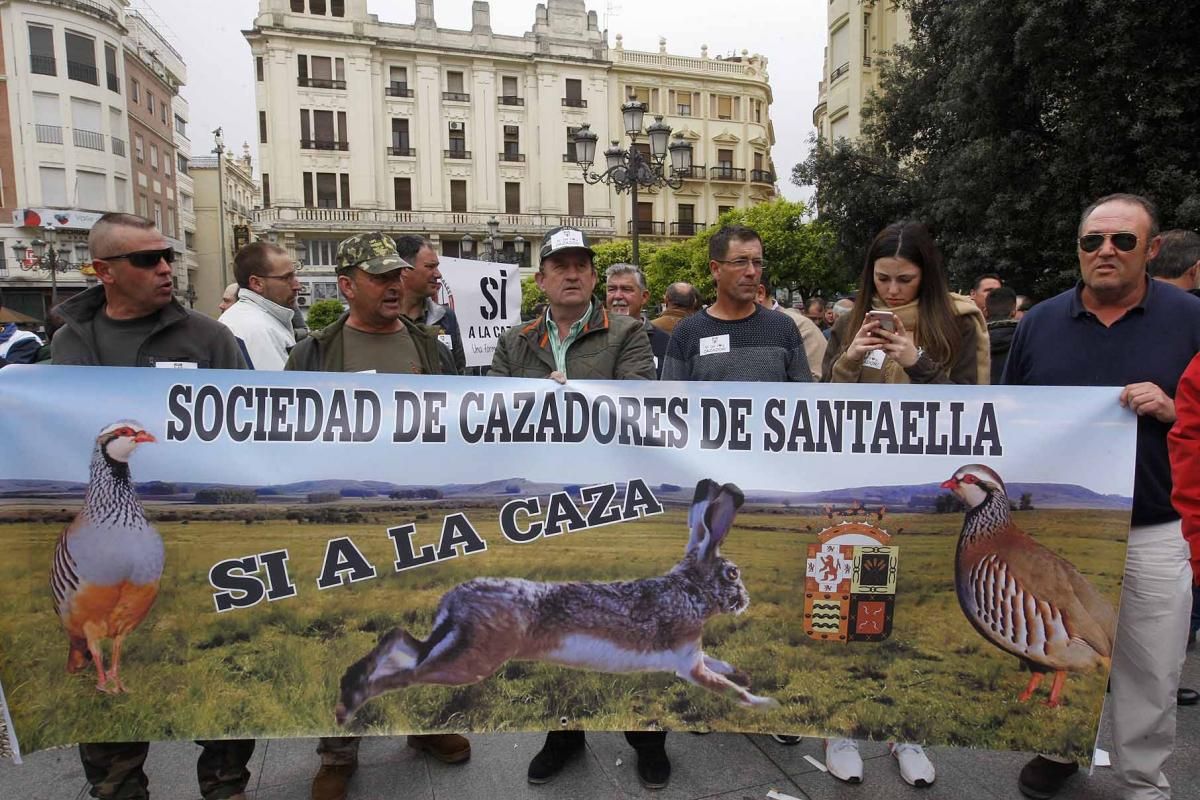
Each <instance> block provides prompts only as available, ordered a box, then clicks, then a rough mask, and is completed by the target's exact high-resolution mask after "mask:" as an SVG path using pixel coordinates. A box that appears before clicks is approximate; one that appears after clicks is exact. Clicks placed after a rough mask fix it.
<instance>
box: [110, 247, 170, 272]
mask: <svg viewBox="0 0 1200 800" xmlns="http://www.w3.org/2000/svg"><path fill="white" fill-rule="evenodd" d="M121 259H124V260H126V261H128V262H129V263H130V264H132V265H133V266H135V267H138V268H140V269H154V268H155V267H157V266H158V262H159V261H165V262H167V263H168V264H173V263H174V262H175V249H174V248H172V247H168V248H166V249H165V250H139V251H138V252H136V253H122V254H121V255H119V256H102V257H100V260H101V261H120V260H121Z"/></svg>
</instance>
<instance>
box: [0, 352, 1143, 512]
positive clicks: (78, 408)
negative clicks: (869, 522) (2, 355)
mask: <svg viewBox="0 0 1200 800" xmlns="http://www.w3.org/2000/svg"><path fill="white" fill-rule="evenodd" d="M176 384H179V385H180V386H181V387H186V388H180V389H177V390H176V391H175V392H174V393H172V391H171V389H172V386H174V385H176ZM206 386H208V387H210V388H205V387H206ZM239 387H240V388H239ZM288 387H291V389H289V388H288ZM298 388H304V389H305V390H306V391H307V392H308V393H309V394H310V395H313V396H314V397H315V396H316V395H317V393H319V394H320V396H321V398H322V400H321V402H320V406H321V407H322V408H323V412H322V413H324V414H325V416H324V417H322V418H320V419H318V418H317V416H315V415H316V414H317V410H316V409H317V406H316V405H315V404H313V405H310V406H307V407H306V406H305V405H304V403H302V402H298V401H297V400H296V394H297V392H296V391H295V390H296V389H298ZM546 388H547V387H546V383H545V382H543V381H533V380H515V379H501V380H482V381H465V380H463V379H461V378H425V377H418V378H414V377H409V376H405V377H404V378H403V380H402V382H398V381H397V380H396V379H395V378H393V377H390V376H386V375H355V376H348V375H337V376H334V375H322V374H292V373H275V374H272V375H270V376H266V375H264V374H262V373H255V374H253V375H251V374H248V373H233V372H227V373H221V372H205V373H188V374H187V375H182V374H181V373H180V372H179V371H165V370H119V371H118V370H97V369H91V368H66V367H64V368H59V367H42V368H21V367H9V368H8V369H6V370H4V371H3V372H2V373H0V441H5V442H6V443H8V445H9V446H10V447H11V450H10V452H15V453H22V454H26V455H24V456H22V457H21V458H19V459H7V460H5V461H3V462H0V479H10V480H11V479H21V478H30V479H58V480H77V481H85V480H86V479H87V470H88V460H89V458H90V456H91V443H92V442H93V441H94V438H95V436H96V433H97V431H99V430H100V429H101V428H103V427H104V426H105V425H108V424H109V423H111V422H113V421H114V420H116V419H121V418H125V419H134V420H137V421H139V422H141V423H142V424H144V425H145V426H147V428H148V429H149V430H150V431H152V432H153V433H154V435H155V436H156V437H157V438H158V439H159V440H160V443H159V444H158V445H156V446H154V447H150V448H146V451H145V452H144V453H141V454H139V480H162V481H189V482H196V481H220V482H229V483H241V484H246V485H260V484H263V483H264V479H263V477H262V474H261V470H260V469H259V467H257V466H256V465H255V462H256V461H257V460H249V459H248V460H244V461H243V460H241V459H231V458H230V457H229V454H230V450H229V448H228V446H224V447H222V446H216V445H217V444H221V443H225V444H226V445H228V444H230V443H232V442H236V441H239V439H238V432H239V431H244V432H250V433H248V434H247V435H246V436H245V437H243V438H253V439H257V438H258V437H261V439H262V440H261V441H257V442H256V448H262V450H260V451H259V452H261V453H265V454H266V455H265V457H266V458H267V459H269V460H270V463H271V464H272V471H273V474H272V477H271V479H270V481H269V482H270V483H273V484H281V483H288V482H294V481H302V480H319V479H323V478H328V477H337V478H341V479H351V480H384V481H391V482H393V483H397V484H419V485H434V486H436V485H441V484H445V483H454V482H459V481H461V480H462V479H463V470H462V464H464V463H469V464H471V465H472V466H471V469H470V473H471V475H470V477H471V480H472V481H478V482H484V481H491V480H503V479H507V478H513V477H521V478H524V479H526V480H529V481H535V482H538V481H544V482H549V483H553V482H556V481H559V480H560V479H561V478H562V476H563V475H568V474H569V475H571V479H572V481H587V480H593V479H594V480H596V481H605V480H609V479H610V478H611V475H609V474H608V470H607V468H606V466H605V465H603V464H597V465H596V467H595V471H596V474H595V475H590V474H588V471H589V470H588V468H587V466H586V464H587V463H588V461H589V459H587V458H584V457H583V456H584V454H585V453H587V452H589V448H590V447H592V446H593V445H594V444H595V443H596V441H598V439H597V437H604V436H609V437H610V438H609V440H608V441H605V440H603V439H600V441H602V442H603V443H611V444H613V445H614V446H616V447H622V448H625V447H629V448H636V449H637V450H638V451H639V461H638V463H639V465H640V468H641V473H640V476H639V477H641V478H643V479H645V480H646V481H647V482H649V483H651V484H657V483H675V484H686V483H688V482H689V481H693V482H694V481H695V480H698V479H699V478H701V477H704V476H703V475H700V474H699V473H698V472H695V470H696V469H697V467H695V466H694V465H692V464H691V463H690V459H689V457H688V454H689V453H699V452H703V451H711V450H721V451H723V452H722V459H721V461H720V463H721V464H722V465H723V469H725V470H727V471H728V475H727V476H726V477H724V478H722V479H723V480H734V479H736V480H737V482H738V483H739V485H741V486H743V487H745V488H746V489H759V490H788V491H821V490H825V489H831V488H842V487H848V486H864V485H868V486H875V485H881V486H886V485H899V484H908V485H913V484H922V483H940V482H941V481H943V480H945V479H946V477H947V476H948V475H950V474H951V473H953V471H954V470H955V469H957V468H958V467H960V466H961V465H962V464H963V463H966V462H972V461H985V462H986V463H988V464H992V465H994V466H996V468H997V469H999V470H1000V471H1002V472H1003V473H1004V474H1006V475H1014V476H1016V475H1019V476H1020V480H1021V481H1036V482H1043V483H1064V484H1075V485H1079V486H1083V487H1086V488H1087V489H1090V490H1091V491H1093V492H1096V493H1098V494H1101V495H1109V494H1114V495H1128V491H1129V489H1128V487H1129V486H1130V483H1131V480H1132V461H1133V448H1134V441H1135V428H1134V426H1133V425H1132V424H1130V423H1131V421H1132V419H1133V417H1132V415H1131V414H1130V413H1129V412H1128V411H1127V410H1125V409H1122V408H1121V407H1120V405H1119V404H1118V402H1117V396H1118V392H1117V390H1116V389H1108V388H1086V389H1078V388H1072V389H1061V388H1054V387H1039V388H1007V387H960V386H928V387H924V386H912V387H905V388H904V395H903V397H902V398H900V399H897V394H896V392H897V390H896V387H886V386H879V387H874V386H842V385H830V384H817V385H811V384H792V385H787V386H782V385H779V384H770V385H768V384H762V385H756V384H741V385H738V386H736V387H735V386H731V385H729V384H704V383H663V384H658V383H632V382H630V383H610V382H599V381H596V382H586V381H585V382H575V383H570V384H568V385H567V386H565V387H557V388H555V389H554V390H553V391H552V392H549V393H544V394H543V392H544V390H545V389H546ZM235 389H237V390H236V391H235ZM355 389H357V390H358V391H359V393H360V394H361V396H362V397H365V398H371V399H372V402H371V403H368V404H366V405H365V406H363V408H365V409H366V410H365V411H363V412H361V413H363V414H364V416H365V417H366V419H365V421H364V422H363V424H364V425H366V426H368V427H372V426H373V427H374V428H375V431H374V433H373V435H372V436H371V437H370V438H373V441H361V439H362V438H364V437H362V436H359V437H352V436H350V434H349V432H348V431H341V430H340V429H335V430H334V433H335V435H334V437H333V438H334V441H322V440H321V439H322V435H323V432H324V430H325V429H326V428H321V429H320V430H321V431H322V433H321V434H320V435H318V434H314V435H313V436H312V437H311V438H314V439H315V440H314V441H301V440H302V439H304V438H305V437H304V436H303V435H301V434H300V433H299V431H300V430H301V429H302V428H305V427H307V428H308V429H313V426H314V425H324V426H326V427H328V425H329V424H330V417H329V414H331V413H332V411H333V409H334V406H335V405H336V404H335V403H334V402H332V401H333V400H334V399H335V395H337V396H339V397H340V399H341V400H342V401H344V402H345V404H346V411H345V413H346V414H347V415H348V417H349V418H350V422H351V425H353V424H356V423H355V421H354V416H355V414H356V413H360V412H359V411H358V410H357V409H358V408H359V405H360V404H359V403H356V401H355V396H354V391H355ZM731 390H732V391H733V392H735V394H733V395H732V396H731ZM397 392H400V393H407V394H405V397H406V398H407V399H408V400H409V402H407V403H399V402H397V400H396V397H397V394H396V393H397ZM443 394H444V397H441V395H443ZM1068 395H1069V399H1068ZM79 397H89V398H93V401H92V402H89V403H86V404H82V405H81V404H79V403H78V402H77V400H73V399H72V398H79ZM434 397H439V398H440V399H439V400H438V401H437V402H434V400H433V399H431V398H434ZM234 400H236V402H234ZM231 408H232V409H233V410H232V413H230V411H229V410H230V409H231ZM301 414H303V415H304V417H305V418H304V420H300V418H299V417H300V415H301ZM622 414H624V415H625V416H626V418H627V422H628V424H626V425H624V427H622V426H621V423H620V419H621V415H622ZM43 415H44V418H45V419H52V420H54V423H53V426H52V427H48V426H47V425H43V424H32V423H33V421H34V420H35V419H36V418H39V417H42V416H43ZM273 415H274V416H273ZM376 417H378V418H376ZM418 417H421V419H420V420H419V421H420V425H417V427H418V428H420V427H421V426H422V425H423V426H425V428H426V429H429V426H431V425H436V426H438V427H439V428H440V430H441V431H442V434H441V435H440V437H437V436H435V437H428V438H426V440H425V441H422V440H421V439H422V437H420V436H417V437H416V439H415V440H414V441H406V440H405V438H406V437H405V436H403V435H402V433H403V432H404V431H406V430H408V429H411V428H413V426H414V425H416V424H417V421H418ZM275 418H278V420H279V422H278V424H277V425H276V426H275V427H274V428H273V429H272V430H271V431H269V430H267V429H268V428H271V420H272V419H275ZM547 420H549V422H547ZM613 420H615V422H612V424H611V425H610V424H609V422H610V421H613ZM335 421H336V420H335ZM301 423H302V424H301ZM572 426H574V429H575V430H576V432H578V431H582V430H584V429H585V428H586V429H587V430H588V435H587V438H586V441H579V442H571V441H554V438H555V434H562V433H564V432H566V434H567V435H566V436H565V437H559V438H566V439H568V440H570V439H571V438H572V437H571V435H570V433H571V431H569V430H567V429H568V428H571V427H572ZM1099 427H1112V428H1116V429H1119V430H1118V432H1117V433H1116V435H1113V436H1084V435H1081V431H1084V430H1091V431H1095V430H1097V429H1098V428H1099ZM48 430H53V431H54V435H53V436H48V435H47V431H48ZM181 430H186V431H187V435H186V436H183V435H175V436H174V440H172V436H171V435H170V434H171V431H174V432H175V433H176V434H178V433H179V431H181ZM522 430H523V431H525V432H526V433H527V435H528V437H529V440H530V441H531V442H534V443H535V444H536V447H537V449H536V458H530V457H528V456H529V454H530V452H532V451H530V450H521V451H520V452H521V453H524V454H525V455H523V456H519V457H518V456H517V455H514V449H513V448H511V446H510V445H507V444H505V443H504V441H505V439H506V437H508V441H513V440H514V438H513V434H512V432H513V431H522ZM272 431H273V432H272ZM617 431H621V432H622V435H617ZM202 432H203V433H205V434H206V435H205V436H201V435H200V434H201V433H202ZM343 433H344V434H345V435H346V438H347V441H346V442H342V441H338V439H339V438H341V434H343ZM624 434H630V435H628V436H626V435H624ZM538 435H541V436H543V437H544V441H545V443H540V442H541V441H542V439H538V438H536V437H537V436H538ZM185 438H188V439H189V441H186V442H183V441H182V440H183V439H185ZM354 438H358V439H360V440H359V441H354V440H353V439H354ZM519 438H520V437H519V436H518V437H516V440H519ZM576 438H580V439H582V438H584V437H583V436H582V435H581V436H579V437H576ZM639 438H640V439H641V441H640V444H639V443H634V442H637V441H638V440H639ZM205 439H207V441H205ZM278 439H283V440H285V441H279V440H278ZM439 439H441V440H439ZM442 440H444V441H442ZM623 441H627V442H629V443H622V442H623ZM806 447H808V448H810V449H807V450H806V449H805V448H806ZM506 448H508V449H507V450H506ZM873 451H876V452H873ZM830 454H836V455H837V457H830ZM1047 454H1054V455H1056V456H1058V457H1050V458H1048V457H1047ZM258 463H262V462H258ZM414 464H420V465H421V467H420V470H419V471H414V470H413V469H412V466H413V465H414ZM706 469H708V470H711V464H710V465H709V466H708V467H706ZM694 472H695V474H693V473H694ZM889 476H894V480H892V479H889Z"/></svg>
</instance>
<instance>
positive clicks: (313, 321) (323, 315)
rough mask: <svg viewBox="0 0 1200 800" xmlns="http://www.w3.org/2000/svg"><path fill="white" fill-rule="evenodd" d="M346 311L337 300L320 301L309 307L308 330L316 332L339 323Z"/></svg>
mask: <svg viewBox="0 0 1200 800" xmlns="http://www.w3.org/2000/svg"><path fill="white" fill-rule="evenodd" d="M344 310H345V309H343V308H342V304H341V302H339V301H337V300H332V299H330V300H318V301H317V302H315V303H313V304H312V305H311V306H309V307H308V329H309V330H310V331H314V332H315V331H319V330H321V329H322V328H324V327H325V326H326V325H329V324H330V323H333V322H337V320H338V317H340V316H342V312H343V311H344Z"/></svg>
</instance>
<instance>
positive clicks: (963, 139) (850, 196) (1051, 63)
mask: <svg viewBox="0 0 1200 800" xmlns="http://www.w3.org/2000/svg"><path fill="white" fill-rule="evenodd" d="M900 5H901V6H902V7H903V8H904V9H905V10H906V11H907V12H908V13H909V16H910V19H911V22H912V41H911V43H910V44H908V45H905V46H903V47H900V48H897V51H896V53H895V57H894V59H891V60H890V61H885V64H884V66H883V68H882V75H881V90H882V91H881V94H880V96H879V97H878V98H877V100H876V101H875V102H874V103H872V104H869V106H868V108H867V110H866V121H865V125H864V136H863V137H862V139H860V140H859V141H857V142H855V143H853V144H841V143H839V144H836V145H824V146H822V145H818V146H817V147H816V148H814V150H813V153H812V155H811V156H810V157H809V159H808V160H807V161H806V162H805V163H804V164H802V165H799V166H798V167H797V168H796V169H795V170H794V171H793V180H794V181H795V182H797V183H800V184H802V185H808V184H812V185H815V186H816V188H817V204H818V206H819V208H820V209H821V214H822V218H823V219H827V220H828V221H829V222H830V224H831V225H832V226H833V227H834V228H835V229H836V230H837V239H838V246H839V250H840V251H842V253H843V254H844V256H848V257H851V258H850V260H851V262H852V261H853V258H852V256H854V255H855V253H856V252H857V257H858V258H861V257H862V255H861V254H862V252H863V251H864V250H865V248H866V244H867V242H868V241H869V236H870V234H869V233H867V231H869V230H870V229H871V228H876V229H877V227H878V226H879V224H880V217H881V216H882V213H883V212H886V213H887V215H888V217H890V218H892V219H894V218H898V217H913V218H917V219H921V220H922V221H924V222H926V223H927V224H929V225H930V227H931V228H932V229H933V232H934V234H935V235H936V236H937V238H938V242H939V244H940V245H941V247H942V250H943V251H944V253H945V255H946V257H947V261H948V263H949V265H950V268H951V271H952V273H953V274H954V276H955V278H956V280H955V283H956V284H957V285H958V286H960V287H962V286H966V285H967V284H968V283H969V281H970V279H971V277H972V276H974V275H976V274H978V273H980V272H987V271H995V272H999V273H1000V274H1001V275H1003V276H1004V277H1005V278H1006V279H1007V281H1008V282H1010V283H1012V284H1013V285H1014V286H1016V287H1017V288H1018V290H1019V291H1026V292H1033V293H1035V294H1038V295H1042V296H1044V295H1047V294H1050V293H1053V292H1055V291H1058V290H1061V289H1062V288H1064V287H1066V286H1069V285H1070V284H1071V283H1072V282H1073V281H1074V280H1075V279H1076V276H1077V259H1076V252H1075V245H1074V239H1075V232H1076V225H1077V222H1078V217H1079V213H1080V211H1081V210H1082V208H1083V206H1085V205H1086V204H1087V203H1088V202H1089V201H1090V200H1093V199H1095V198H1097V197H1099V196H1101V195H1104V194H1107V193H1110V192H1114V191H1129V192H1137V193H1139V194H1144V195H1147V196H1149V197H1150V198H1152V199H1153V200H1154V201H1155V202H1156V203H1157V204H1158V206H1159V208H1160V211H1161V212H1162V221H1163V224H1164V227H1181V228H1190V229H1195V228H1197V227H1200V149H1198V148H1196V147H1195V142H1196V141H1197V139H1198V138H1200V71H1198V70H1196V68H1195V59H1194V58H1192V57H1191V55H1190V54H1191V52H1192V50H1193V48H1194V46H1195V45H1194V39H1195V31H1196V30H1197V29H1200V5H1197V4H1194V3H1165V4H1149V5H1142V4H1138V5H1136V6H1134V5H1130V4H1123V3H1114V2H1108V1H1106V0H1101V2H1096V3H1080V2H1078V0H1014V2H1009V3H992V2H986V1H985V0H954V2H951V1H950V0H900ZM1080 31H1087V32H1088V33H1087V35H1086V36H1081V35H1080ZM864 177H866V178H868V180H866V181H864V180H863V178H864ZM855 182H858V183H857V185H855ZM889 221H890V220H889Z"/></svg>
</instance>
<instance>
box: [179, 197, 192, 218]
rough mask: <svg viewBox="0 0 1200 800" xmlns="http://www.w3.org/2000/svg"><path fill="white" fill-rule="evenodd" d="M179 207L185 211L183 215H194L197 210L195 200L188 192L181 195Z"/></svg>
mask: <svg viewBox="0 0 1200 800" xmlns="http://www.w3.org/2000/svg"><path fill="white" fill-rule="evenodd" d="M179 207H180V208H182V209H183V213H185V214H192V213H195V210H196V201H195V199H194V198H193V197H192V196H191V195H190V194H188V193H187V192H180V193H179Z"/></svg>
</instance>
